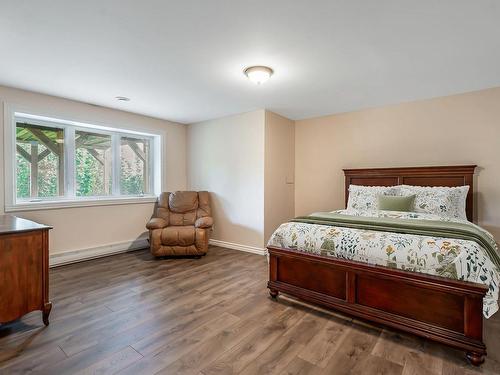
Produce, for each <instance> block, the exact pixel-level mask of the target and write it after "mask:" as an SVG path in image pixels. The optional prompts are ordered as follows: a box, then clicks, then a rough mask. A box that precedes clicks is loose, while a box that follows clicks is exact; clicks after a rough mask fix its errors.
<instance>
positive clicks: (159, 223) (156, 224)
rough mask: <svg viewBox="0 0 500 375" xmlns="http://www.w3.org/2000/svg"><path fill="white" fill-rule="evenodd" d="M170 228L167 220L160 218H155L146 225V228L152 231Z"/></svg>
mask: <svg viewBox="0 0 500 375" xmlns="http://www.w3.org/2000/svg"><path fill="white" fill-rule="evenodd" d="M166 226H168V223H167V221H166V220H165V219H162V218H160V217H154V218H152V219H151V220H149V222H148V223H147V224H146V228H147V229H149V230H152V229H162V228H165V227H166Z"/></svg>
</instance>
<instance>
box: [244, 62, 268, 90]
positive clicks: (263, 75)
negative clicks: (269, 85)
mask: <svg viewBox="0 0 500 375" xmlns="http://www.w3.org/2000/svg"><path fill="white" fill-rule="evenodd" d="M244 73H245V75H246V76H247V77H248V79H249V80H250V81H252V82H253V83H255V84H257V85H260V84H262V83H265V82H267V81H269V78H271V76H272V75H273V73H274V72H273V70H272V69H271V68H269V67H267V66H251V67H249V68H246V69H245V71H244Z"/></svg>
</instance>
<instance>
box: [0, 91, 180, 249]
mask: <svg viewBox="0 0 500 375" xmlns="http://www.w3.org/2000/svg"><path fill="white" fill-rule="evenodd" d="M0 101H1V104H2V105H1V109H0V111H2V112H1V113H0V146H1V148H2V150H1V152H0V213H3V212H4V202H5V199H4V186H5V184H4V173H3V168H4V161H3V134H4V132H3V127H4V116H3V108H4V104H7V105H15V106H16V108H23V109H24V110H26V111H29V112H32V113H34V114H41V115H49V114H50V115H51V116H53V117H59V118H63V119H71V120H76V121H82V122H88V123H96V124H107V125H110V126H116V127H120V128H125V129H127V128H128V129H136V130H143V131H151V132H158V131H159V132H162V133H163V134H164V142H165V150H166V155H165V157H164V164H163V171H162V172H163V173H162V175H163V185H164V187H165V189H166V190H177V189H185V188H186V127H185V125H180V124H174V123H171V122H168V121H163V120H158V119H153V118H150V117H145V116H139V115H134V114H131V113H128V112H122V111H117V110H113V109H108V108H103V107H98V106H93V105H89V104H84V103H80V102H75V101H71V100H66V99H61V98H56V97H52V96H47V95H42V94H37V93H32V92H27V91H22V90H16V89H11V88H6V87H2V86H0ZM152 211H153V204H148V203H146V204H129V205H116V206H99V207H82V208H66V209H56V210H43V211H30V212H18V213H15V214H16V215H17V216H20V217H24V218H27V219H32V220H35V221H39V222H41V223H44V224H48V225H52V226H54V229H53V230H52V231H51V234H50V251H51V253H60V252H65V251H70V250H80V249H89V248H94V247H100V246H106V245H111V244H116V243H123V242H128V241H132V240H134V239H137V238H138V237H139V236H141V234H143V233H144V232H145V228H144V225H145V224H146V222H147V220H148V219H149V217H150V216H151V213H152Z"/></svg>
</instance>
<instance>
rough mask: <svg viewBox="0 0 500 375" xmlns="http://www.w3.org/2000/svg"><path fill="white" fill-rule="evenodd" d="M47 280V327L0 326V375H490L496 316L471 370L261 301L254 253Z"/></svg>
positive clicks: (415, 341)
mask: <svg viewBox="0 0 500 375" xmlns="http://www.w3.org/2000/svg"><path fill="white" fill-rule="evenodd" d="M50 275H51V280H50V288H51V289H50V295H51V299H52V302H53V304H54V307H53V310H52V315H51V324H50V326H48V327H44V326H43V323H42V322H41V316H40V313H37V312H35V313H30V314H28V315H26V316H25V317H23V318H22V319H20V320H18V321H16V322H12V323H10V324H7V325H2V326H0V373H1V374H11V373H12V374H24V373H40V374H57V375H64V374H115V373H117V374H158V373H160V374H161V373H164V374H197V375H199V374H203V375H212V374H217V375H219V374H237V373H238V374H240V373H241V374H245V375H249V374H280V375H285V374H290V375H292V374H331V373H335V374H365V373H370V374H377V373H380V374H404V375H411V374H421V373H423V372H425V373H428V374H433V375H452V374H455V375H473V374H477V373H483V374H498V373H500V340H499V339H498V338H499V337H500V313H499V314H497V315H495V316H494V317H492V318H491V319H489V320H485V342H486V344H487V346H488V349H489V350H488V352H489V355H488V357H487V359H486V363H485V364H484V365H483V366H482V367H481V368H479V369H477V368H474V367H472V366H470V365H468V364H467V363H466V362H465V361H464V355H463V353H462V352H460V351H456V350H453V349H450V348H448V347H446V346H443V345H439V344H435V343H432V342H429V341H426V340H424V339H420V338H416V337H414V336H411V335H405V334H402V333H399V332H395V331H392V330H390V329H385V328H383V327H379V326H376V325H371V324H366V323H365V322H360V321H357V320H354V319H351V318H349V317H347V316H344V315H342V314H339V313H332V312H328V311H325V310H322V309H318V308H315V307H313V306H309V305H306V304H303V303H298V301H294V300H293V299H290V298H284V297H280V298H279V299H278V301H274V300H272V299H270V298H269V297H268V292H267V289H266V282H267V262H266V259H265V258H264V257H262V256H258V255H253V254H248V253H243V252H238V251H234V250H228V249H223V248H219V247H211V248H210V251H209V254H208V255H207V256H205V257H203V258H202V259H158V260H156V259H154V258H153V257H152V256H151V255H150V254H149V252H148V251H136V252H132V253H126V254H119V255H116V256H112V257H108V258H102V259H96V260H92V261H88V262H82V263H78V264H74V265H69V266H63V267H59V268H54V269H51V270H50Z"/></svg>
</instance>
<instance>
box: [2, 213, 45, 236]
mask: <svg viewBox="0 0 500 375" xmlns="http://www.w3.org/2000/svg"><path fill="white" fill-rule="evenodd" d="M42 229H52V227H50V226H48V225H43V224H38V223H35V222H34V221H31V220H26V219H21V218H20V217H16V216H12V215H0V234H7V233H17V232H29V231H32V230H42Z"/></svg>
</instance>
